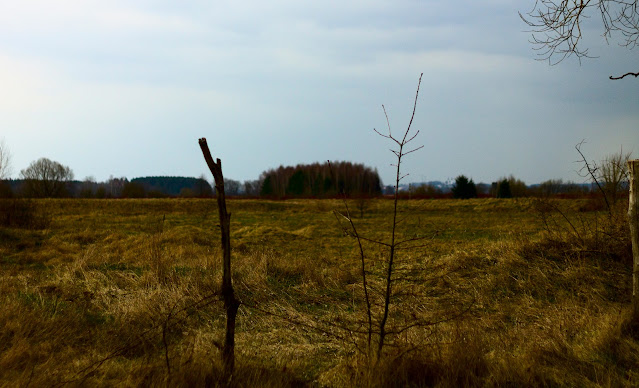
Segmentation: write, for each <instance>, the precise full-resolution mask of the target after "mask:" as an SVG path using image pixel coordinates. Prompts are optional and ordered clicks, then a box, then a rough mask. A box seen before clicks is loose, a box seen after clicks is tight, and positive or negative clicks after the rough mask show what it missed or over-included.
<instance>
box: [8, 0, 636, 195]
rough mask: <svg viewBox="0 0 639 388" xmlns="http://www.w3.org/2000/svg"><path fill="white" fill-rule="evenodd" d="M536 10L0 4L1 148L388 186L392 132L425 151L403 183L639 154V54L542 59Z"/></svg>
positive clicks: (400, 0) (77, 161)
mask: <svg viewBox="0 0 639 388" xmlns="http://www.w3.org/2000/svg"><path fill="white" fill-rule="evenodd" d="M533 4H534V1H533V0H526V1H521V0H459V1H447V0H432V1H431V0H389V1H381V0H367V1H360V0H349V1H344V0H342V1H332V0H323V1H299V0H271V1H267V2H265V1H256V0H247V1H217V0H208V1H183V2H182V1H180V2H175V1H158V0H148V1H137V0H135V1H134V0H126V1H117V0H115V1H91V0H66V1H56V2H52V1H45V0H41V1H39V0H30V1H15V0H11V1H9V0H0V138H4V140H5V143H6V144H7V146H8V147H9V148H10V149H11V152H12V155H13V176H14V177H18V175H19V172H20V170H21V169H24V168H26V167H27V166H28V165H29V163H30V162H31V161H34V160H36V159H38V158H40V157H48V158H50V159H53V160H56V161H58V162H60V163H62V164H65V165H68V166H69V167H71V168H72V169H73V171H74V172H75V176H76V178H77V179H83V178H84V177H87V176H93V177H95V178H96V179H97V180H106V179H108V178H109V176H111V175H113V176H115V177H121V176H126V177H128V178H133V177H138V176H150V175H174V176H175V175H179V176H199V175H200V174H202V173H207V176H210V174H208V171H207V168H206V165H205V162H204V160H203V157H202V154H201V152H200V150H199V147H198V143H197V139H198V138H199V137H206V138H207V139H208V142H209V145H210V147H211V151H212V153H213V155H214V157H219V158H221V159H222V163H223V169H224V174H225V176H227V177H229V178H233V179H238V180H247V179H256V178H257V177H258V176H259V174H260V173H261V172H262V171H264V170H266V169H268V168H273V167H277V166H279V165H295V164H298V163H311V162H316V161H326V160H329V159H330V160H348V161H353V162H362V163H365V164H367V165H370V166H374V167H377V168H378V170H379V172H380V174H381V176H382V179H383V181H384V182H385V183H391V181H392V179H393V170H392V168H391V167H390V164H391V163H392V162H393V155H392V154H391V153H390V151H389V150H388V149H389V148H390V147H391V144H390V143H389V142H388V141H387V140H385V139H383V138H381V137H380V136H378V135H376V134H375V133H374V132H373V128H377V129H379V130H382V131H386V130H387V129H386V119H385V116H384V112H383V110H382V104H384V105H385V107H386V110H387V112H388V115H389V119H390V124H391V127H392V130H393V131H394V132H393V133H395V134H400V133H401V132H402V131H403V130H405V129H406V125H407V124H408V122H409V119H410V113H411V111H412V105H413V99H414V97H415V91H416V87H417V80H418V79H419V75H420V73H422V72H423V73H424V76H423V80H422V85H421V90H420V95H419V100H418V105H417V111H416V117H415V121H414V123H413V127H414V128H415V129H419V130H420V131H421V132H420V134H419V136H418V138H417V139H416V140H415V142H416V143H415V145H424V148H423V149H422V150H420V151H418V152H416V153H414V154H411V155H410V156H409V157H408V158H407V161H406V163H405V164H404V166H403V167H404V171H405V172H406V173H409V174H410V176H409V177H408V178H407V182H408V181H426V180H446V179H450V178H454V177H455V176H457V175H459V174H466V175H467V176H471V177H473V178H474V180H475V181H477V182H479V181H483V182H491V181H494V180H496V179H497V178H499V177H501V176H505V175H510V174H514V175H515V176H516V177H518V178H520V179H522V180H524V181H525V182H526V183H538V182H541V181H543V180H547V179H551V178H553V179H556V178H561V179H564V180H572V181H580V180H581V178H580V177H579V176H578V175H577V174H576V173H575V171H576V170H577V169H578V168H579V165H578V164H576V163H575V160H577V159H578V154H577V153H576V151H575V150H574V146H575V144H577V143H579V142H580V141H582V140H584V139H585V140H586V142H587V143H586V144H585V145H584V146H583V148H582V149H583V151H584V152H585V153H586V154H587V156H588V157H589V158H590V159H594V160H598V159H601V158H603V157H604V156H605V155H607V154H610V153H613V152H616V151H619V150H620V149H621V147H623V150H624V151H632V152H633V156H634V157H639V110H638V109H637V108H638V107H639V79H636V78H634V77H633V78H631V79H629V78H626V79H624V80H622V81H610V80H608V76H609V75H619V74H623V73H625V72H628V71H637V70H639V68H638V67H637V64H638V63H639V61H638V59H639V51H638V50H634V51H632V50H626V49H624V48H621V47H618V45H617V44H616V42H615V41H612V42H611V43H610V44H609V45H606V42H605V40H604V39H603V38H602V37H601V34H602V32H603V31H602V30H601V27H600V25H599V24H598V23H596V18H593V19H592V23H591V25H588V26H586V28H585V30H584V33H585V35H586V40H585V42H584V43H585V44H586V46H587V47H589V48H590V52H591V54H593V55H597V56H599V58H598V59H592V60H586V61H584V62H582V63H581V65H580V64H579V63H578V62H577V61H576V60H572V59H570V60H566V61H564V62H562V63H561V64H559V65H556V66H549V65H548V63H547V62H540V61H536V60H535V58H536V53H535V51H534V50H533V49H532V46H531V45H530V44H529V42H528V40H529V38H530V33H528V32H526V30H527V26H526V25H525V24H524V23H523V22H522V21H521V20H520V18H519V16H518V11H521V12H526V11H527V10H529V9H530V7H532V6H533Z"/></svg>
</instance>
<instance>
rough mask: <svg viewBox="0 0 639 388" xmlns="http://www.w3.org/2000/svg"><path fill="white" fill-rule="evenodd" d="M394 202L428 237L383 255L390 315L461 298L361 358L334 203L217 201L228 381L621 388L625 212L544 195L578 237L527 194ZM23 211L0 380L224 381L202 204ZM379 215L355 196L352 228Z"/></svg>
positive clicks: (627, 357) (0, 344)
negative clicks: (33, 216)
mask: <svg viewBox="0 0 639 388" xmlns="http://www.w3.org/2000/svg"><path fill="white" fill-rule="evenodd" d="M400 205H401V206H402V214H404V215H410V217H409V218H407V220H406V222H404V223H403V224H402V227H403V229H402V231H403V234H404V236H414V235H419V236H425V237H428V239H427V240H426V242H427V244H426V246H424V247H421V248H418V249H413V250H409V251H407V252H405V254H403V255H402V256H401V257H400V259H401V260H400V267H399V268H400V272H399V273H401V274H407V276H406V277H405V278H404V279H403V280H401V281H399V282H398V283H397V284H398V292H400V291H401V292H402V293H401V294H399V295H398V296H397V298H396V299H395V301H394V304H393V306H392V308H393V309H392V311H391V313H392V314H393V320H394V321H393V322H392V323H394V324H395V325H396V326H401V325H402V324H405V323H407V322H408V323H410V322H413V321H419V322H434V321H436V320H437V318H442V317H446V314H449V315H451V316H452V315H454V314H455V313H456V312H459V311H461V310H464V311H465V312H464V314H462V315H461V316H459V317H457V318H456V319H452V320H449V321H444V322H440V323H436V324H429V325H421V326H416V327H414V328H411V329H410V330H406V331H405V332H402V333H401V334H399V335H396V336H393V338H392V343H391V346H390V347H389V352H388V353H387V354H386V356H385V358H384V360H383V362H382V363H381V364H380V365H378V366H377V368H374V369H371V368H370V367H369V366H368V363H367V361H366V358H365V357H364V356H363V354H362V353H361V352H359V351H358V350H357V348H358V346H359V347H361V345H362V341H364V339H365V336H363V335H360V334H358V333H357V331H358V328H360V327H361V324H362V322H364V320H363V319H364V315H363V313H364V304H363V301H362V297H361V294H362V291H361V284H360V283H361V280H360V279H359V276H358V273H359V270H358V260H357V251H356V246H355V245H354V241H352V239H350V238H348V237H346V236H344V235H343V234H342V233H340V230H339V228H338V227H337V226H336V224H335V219H334V217H333V216H332V214H331V210H332V209H341V205H340V202H339V201H330V200H324V201H313V200H300V201H292V200H291V201H285V202H281V201H280V202H277V201H275V202H274V201H258V200H246V201H231V202H230V204H229V210H230V211H231V212H232V225H231V231H232V245H233V249H234V252H233V271H234V282H235V287H236V290H237V292H238V296H239V297H240V299H241V300H242V301H243V302H244V305H243V306H241V307H240V310H239V313H238V327H237V329H238V332H237V337H236V340H237V357H238V364H237V373H236V374H235V380H234V384H235V385H237V386H264V387H269V386H273V387H275V386H278V387H279V386H306V385H316V386H442V387H448V386H503V385H506V386H522V385H539V386H547V385H550V386H636V385H638V384H639V334H638V332H639V330H637V328H636V326H633V325H630V324H629V322H628V314H629V311H628V310H629V309H628V307H629V302H630V282H631V273H630V268H631V267H630V266H629V265H628V262H627V257H626V256H625V255H626V253H627V248H628V244H629V243H628V239H627V237H626V238H624V237H623V236H624V233H625V232H626V231H625V229H624V226H623V223H620V222H619V221H616V222H614V223H612V224H606V222H607V221H605V220H606V215H605V213H604V212H598V211H584V209H587V206H585V205H587V204H586V203H582V202H579V201H574V200H572V201H567V200H566V201H556V202H554V205H556V206H557V207H560V209H561V210H562V212H563V213H564V215H566V216H567V217H568V220H569V221H571V222H574V225H577V226H578V231H579V233H578V234H579V236H576V234H575V233H574V230H573V228H572V227H571V226H570V225H568V224H567V223H566V220H565V219H564V218H563V217H561V216H559V215H558V213H557V212H549V213H544V216H545V217H546V221H548V217H553V222H554V224H552V225H553V226H552V229H550V230H546V229H545V228H544V223H543V222H542V221H543V219H542V218H541V217H540V213H539V209H538V207H535V206H532V204H531V203H530V202H527V201H516V200H468V201H452V200H451V201H448V200H437V201H404V202H401V204H400ZM38 206H42V208H46V209H47V212H48V217H49V219H50V220H51V221H50V224H49V225H48V227H47V228H46V229H20V228H14V227H10V228H7V227H5V228H0V237H1V238H0V306H2V307H1V308H2V314H0V386H27V385H31V386H61V385H70V386H113V385H119V386H164V385H166V386H176V385H178V386H186V385H188V386H216V385H223V384H221V383H220V382H219V378H220V376H221V365H220V363H219V358H220V357H219V352H220V351H219V348H218V344H219V343H220V342H221V341H222V335H223V323H224V316H223V311H222V304H221V303H220V302H219V300H218V299H219V298H218V297H217V296H216V295H217V293H218V291H219V282H220V272H221V263H220V261H221V258H220V256H221V252H220V249H219V232H218V230H219V229H217V227H216V225H217V219H216V217H217V210H216V207H215V206H216V205H215V202H214V201H206V200H114V201H107V200H43V201H39V202H38ZM546 210H548V209H546ZM389 212H390V202H388V201H384V200H373V201H371V202H370V203H369V204H368V205H367V206H366V211H365V212H364V217H363V218H361V219H360V218H357V219H356V221H358V227H359V228H360V230H361V231H362V232H364V233H368V235H370V236H379V237H382V236H383V235H384V227H385V225H388V219H387V215H388V214H389ZM358 216H359V214H358ZM626 236H627V233H626ZM611 241H612V242H614V244H612V243H610V242H611ZM368 249H369V252H370V255H371V256H370V257H371V258H375V257H378V256H379V255H381V254H382V252H379V249H378V248H377V250H376V248H373V247H368ZM375 270H376V269H375V267H373V268H372V269H371V271H372V272H374V271H375ZM408 275H410V276H408ZM466 310H467V311H466ZM349 329H350V330H349Z"/></svg>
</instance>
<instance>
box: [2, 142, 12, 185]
mask: <svg viewBox="0 0 639 388" xmlns="http://www.w3.org/2000/svg"><path fill="white" fill-rule="evenodd" d="M10 175H11V152H10V151H9V148H8V147H7V144H6V143H5V141H4V139H2V140H0V180H3V179H7V178H8V177H9V176H10Z"/></svg>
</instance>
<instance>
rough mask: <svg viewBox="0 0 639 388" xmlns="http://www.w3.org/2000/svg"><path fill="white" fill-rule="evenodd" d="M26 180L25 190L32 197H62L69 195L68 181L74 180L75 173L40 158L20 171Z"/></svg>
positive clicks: (65, 167)
mask: <svg viewBox="0 0 639 388" xmlns="http://www.w3.org/2000/svg"><path fill="white" fill-rule="evenodd" d="M20 177H21V178H22V179H24V181H25V182H24V186H23V190H24V193H25V195H27V196H30V197H38V198H46V197H62V196H64V195H66V194H67V187H66V183H67V181H70V180H72V179H73V171H72V170H71V169H70V168H69V167H67V166H63V165H62V164H60V163H58V162H55V161H53V160H49V159H47V158H40V159H38V160H36V161H35V162H31V164H30V165H29V167H27V168H25V169H24V170H22V171H20Z"/></svg>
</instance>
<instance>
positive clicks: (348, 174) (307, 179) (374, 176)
mask: <svg viewBox="0 0 639 388" xmlns="http://www.w3.org/2000/svg"><path fill="white" fill-rule="evenodd" d="M331 164H332V168H331V166H329V165H328V163H323V164H320V163H314V164H305V165H302V164H299V165H297V166H295V167H292V166H288V167H284V166H280V167H278V168H277V169H272V170H268V171H265V172H263V173H262V175H261V177H260V180H261V181H262V185H261V188H260V195H261V196H265V197H277V198H282V197H291V196H293V197H329V196H334V195H337V194H338V193H344V194H346V195H349V196H362V195H364V196H375V195H380V194H381V193H382V182H381V179H380V178H379V174H378V173H377V171H376V170H374V169H371V168H370V167H366V166H364V165H363V164H357V163H351V162H333V163H331Z"/></svg>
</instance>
